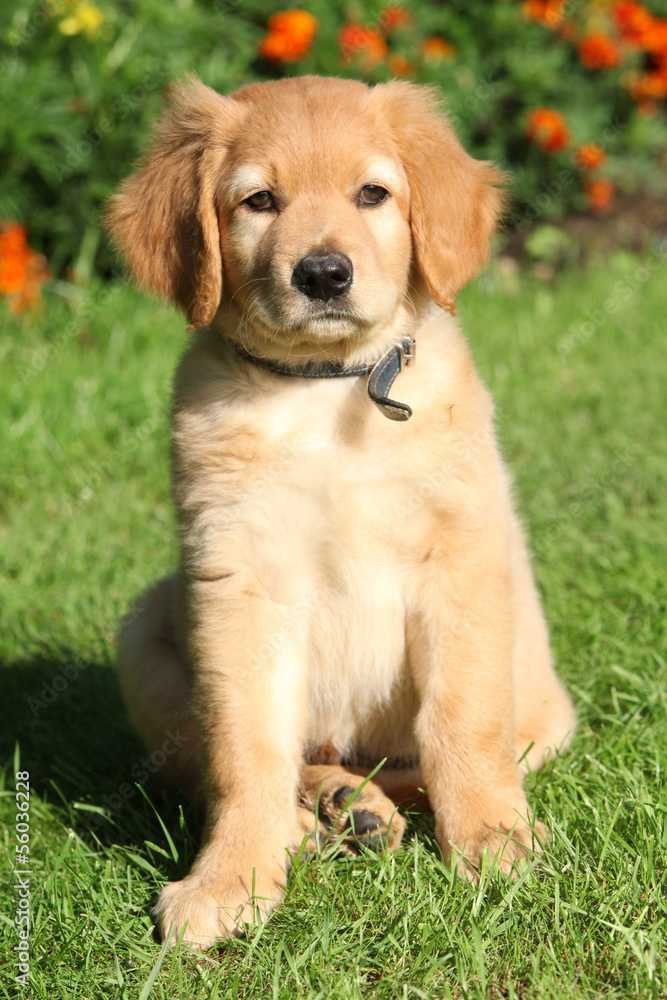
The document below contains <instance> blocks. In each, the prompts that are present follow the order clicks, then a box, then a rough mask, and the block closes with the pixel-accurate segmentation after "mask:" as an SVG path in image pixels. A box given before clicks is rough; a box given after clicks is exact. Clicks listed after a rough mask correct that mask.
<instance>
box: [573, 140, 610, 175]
mask: <svg viewBox="0 0 667 1000" xmlns="http://www.w3.org/2000/svg"><path fill="white" fill-rule="evenodd" d="M573 158H574V162H575V163H576V165H577V166H578V167H579V169H580V170H596V169H597V168H598V167H601V166H602V164H603V163H604V161H605V160H606V159H607V154H606V153H605V151H604V149H603V148H602V146H598V144H597V143H596V142H585V143H584V144H583V146H579V148H578V149H576V150H575V151H574V157H573Z"/></svg>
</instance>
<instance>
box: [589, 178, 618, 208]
mask: <svg viewBox="0 0 667 1000" xmlns="http://www.w3.org/2000/svg"><path fill="white" fill-rule="evenodd" d="M614 191H615V188H614V185H613V183H612V181H608V180H598V181H589V183H588V184H586V185H585V187H584V193H585V195H586V200H587V201H588V204H589V205H590V207H591V208H592V210H593V211H594V212H597V214H598V215H604V213H605V212H609V211H610V210H611V207H612V205H613V204H614Z"/></svg>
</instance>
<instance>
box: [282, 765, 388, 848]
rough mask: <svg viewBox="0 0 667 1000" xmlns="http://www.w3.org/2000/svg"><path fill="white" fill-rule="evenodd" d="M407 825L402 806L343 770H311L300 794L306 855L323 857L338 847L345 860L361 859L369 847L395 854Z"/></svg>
mask: <svg viewBox="0 0 667 1000" xmlns="http://www.w3.org/2000/svg"><path fill="white" fill-rule="evenodd" d="M404 830H405V820H404V819H403V817H402V816H401V815H400V813H399V812H398V811H397V809H396V806H395V805H394V803H393V802H392V801H391V799H389V798H387V796H386V795H385V794H384V792H383V791H382V790H381V789H380V788H379V787H378V786H377V785H375V784H374V783H373V782H372V781H368V780H366V779H364V778H360V777H359V775H356V774H351V773H350V772H349V771H346V770H345V768H343V767H337V766H327V765H311V766H308V767H305V768H304V770H303V773H302V776H301V787H300V789H299V811H298V817H297V831H296V837H295V845H296V847H297V848H298V847H299V845H300V844H301V843H303V838H304V837H307V840H306V845H305V850H306V851H308V852H313V853H315V852H317V851H318V850H321V849H322V848H323V847H327V846H329V845H336V848H337V849H338V850H339V851H340V852H341V853H343V854H347V855H350V856H357V855H359V854H360V853H361V849H362V848H363V847H369V848H372V849H373V850H378V851H383V850H387V851H395V850H396V848H397V847H398V846H399V844H400V843H401V839H402V837H403V832H404Z"/></svg>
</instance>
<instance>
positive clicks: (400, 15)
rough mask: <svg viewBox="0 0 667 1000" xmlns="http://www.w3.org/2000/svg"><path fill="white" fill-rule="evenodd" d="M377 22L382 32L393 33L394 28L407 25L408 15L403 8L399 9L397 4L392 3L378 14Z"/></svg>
mask: <svg viewBox="0 0 667 1000" xmlns="http://www.w3.org/2000/svg"><path fill="white" fill-rule="evenodd" d="M379 20H380V24H381V25H382V27H383V28H384V30H385V31H387V32H389V31H395V30H396V28H404V27H405V25H406V24H409V23H410V15H409V14H408V12H407V10H406V9H405V7H401V5H400V4H397V3H392V4H389V6H388V7H385V8H384V10H383V11H382V12H381V13H380V18H379Z"/></svg>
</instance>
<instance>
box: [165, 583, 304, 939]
mask: <svg viewBox="0 0 667 1000" xmlns="http://www.w3.org/2000/svg"><path fill="white" fill-rule="evenodd" d="M189 605H190V617H191V631H190V651H191V658H192V662H193V664H194V670H195V681H194V699H195V711H196V713H197V716H198V722H199V726H200V730H201V742H202V750H203V753H202V757H203V766H204V776H205V777H204V787H205V794H206V809H207V819H206V832H205V839H204V845H203V847H202V849H201V851H200V853H199V855H198V857H197V859H196V861H195V863H194V865H193V867H192V870H191V871H190V874H189V875H188V876H187V877H186V878H185V879H183V880H182V881H181V882H175V883H172V884H171V885H168V886H167V887H166V888H165V889H164V890H163V891H162V894H161V895H160V898H159V900H158V903H157V906H156V908H155V913H156V916H157V919H158V923H159V926H160V929H161V931H162V934H163V936H173V937H176V936H178V935H180V934H181V932H182V931H183V929H184V928H185V933H184V940H185V941H186V942H187V943H188V944H190V945H191V946H193V947H198V948H207V947H210V946H211V945H212V944H213V943H214V941H215V940H216V939H217V938H220V937H225V936H228V935H229V934H233V933H235V932H236V931H238V929H239V928H240V926H241V925H242V924H243V923H244V922H253V921H254V920H255V919H256V918H257V916H258V915H259V914H262V915H264V914H268V913H269V912H270V911H271V910H272V909H273V908H274V907H275V905H276V904H277V902H278V901H279V899H280V897H281V895H282V892H283V889H284V884H285V879H286V874H285V873H286V861H287V860H288V859H287V855H286V848H287V847H288V846H290V845H291V839H292V835H293V830H294V827H295V823H296V804H297V784H298V779H299V772H300V768H301V755H302V733H303V727H304V722H305V715H306V708H305V704H306V698H305V684H304V669H303V667H304V664H305V633H306V629H305V625H306V622H305V619H304V615H303V613H302V612H303V609H302V608H300V606H298V605H297V606H296V607H295V606H294V605H287V604H281V603H278V602H276V601H274V600H271V598H270V597H268V596H266V594H263V593H262V591H261V588H260V587H259V586H254V585H253V583H252V581H250V580H248V579H245V580H241V579H240V578H239V576H238V575H236V574H232V575H230V576H229V577H228V578H226V579H224V580H220V581H217V582H197V583H194V584H193V585H191V588H190V600H189ZM186 924H187V926H186Z"/></svg>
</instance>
